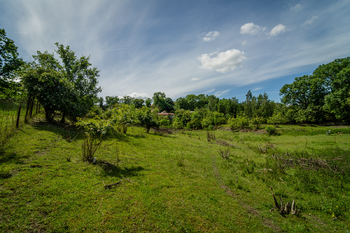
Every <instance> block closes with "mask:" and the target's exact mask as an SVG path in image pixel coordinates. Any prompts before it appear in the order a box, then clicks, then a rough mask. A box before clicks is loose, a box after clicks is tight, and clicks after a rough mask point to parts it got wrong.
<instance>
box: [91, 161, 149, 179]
mask: <svg viewBox="0 0 350 233" xmlns="http://www.w3.org/2000/svg"><path fill="white" fill-rule="evenodd" d="M97 165H98V166H99V167H101V168H102V170H103V175H106V176H113V177H119V178H122V177H130V176H138V172H140V171H143V170H145V169H144V168H143V167H141V166H137V167H136V166H133V167H130V168H127V167H124V168H122V167H119V166H116V165H114V164H111V163H109V162H106V161H103V160H99V161H98V162H97Z"/></svg>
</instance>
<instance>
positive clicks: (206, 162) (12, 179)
mask: <svg viewBox="0 0 350 233" xmlns="http://www.w3.org/2000/svg"><path fill="white" fill-rule="evenodd" d="M318 129H319V131H320V132H322V131H324V132H325V131H326V130H327V129H328V128H326V127H323V128H322V127H320V128H318ZM279 130H280V132H281V135H280V136H267V135H266V134H260V133H259V134H258V133H255V132H230V131H215V136H216V139H217V140H216V141H213V142H208V141H207V138H206V136H207V132H206V131H177V132H174V133H173V134H164V135H162V134H159V133H155V132H151V133H149V134H146V133H145V130H144V129H142V128H138V127H130V128H129V129H128V132H127V133H126V134H119V135H117V136H116V137H114V138H111V139H109V140H107V141H105V142H104V143H103V144H102V146H101V148H100V149H99V150H98V151H97V153H96V155H95V156H96V157H97V159H98V163H97V164H95V165H94V164H90V163H86V162H83V161H82V157H81V150H82V149H81V145H82V142H83V134H82V133H79V132H78V131H74V130H68V128H64V127H62V126H60V125H53V124H49V123H45V122H39V123H33V124H32V125H28V126H27V127H25V128H24V129H23V130H22V131H20V132H18V133H17V134H15V135H14V136H13V137H12V138H11V139H9V141H8V142H7V144H6V146H5V148H3V149H2V151H1V152H0V153H1V155H0V156H1V157H0V166H1V168H0V174H1V177H0V203H1V205H0V229H1V231H3V232H26V231H49V232H52V231H54V232H70V231H85V232H96V231H97V232H98V231H111V232H113V231H116V232H121V231H124V232H130V231H146V232H147V231H149V232H234V231H237V232H276V231H288V232H293V231H294V232H300V231H316V232H317V231H320V232H322V231H334V230H343V231H346V230H349V223H348V222H347V221H346V220H342V219H341V218H339V219H336V220H334V218H333V217H332V213H331V212H325V211H321V210H319V209H316V208H314V206H315V204H313V203H311V202H313V200H317V201H319V200H321V199H322V200H323V199H324V196H323V197H322V196H321V195H320V194H319V193H305V192H303V191H302V190H301V189H300V190H297V189H296V187H297V185H296V184H295V182H296V181H295V179H294V180H293V179H292V178H290V177H294V176H293V173H295V170H293V169H292V168H291V169H289V170H287V174H286V175H283V176H281V177H280V179H275V178H271V176H270V175H269V174H268V173H267V172H266V171H265V170H264V168H266V160H267V158H269V156H271V155H272V154H274V153H280V154H282V153H286V152H288V151H289V152H294V151H296V150H306V151H310V153H311V152H312V151H314V150H316V149H318V150H322V149H323V150H324V149H326V148H329V146H336V147H337V148H339V151H341V152H344V151H346V150H349V144H348V143H347V142H348V141H350V137H349V134H346V133H344V134H342V135H338V136H335V135H330V136H327V135H325V133H322V134H315V133H314V132H312V133H310V134H309V135H307V132H311V131H306V133H305V132H304V133H303V135H299V136H296V135H294V134H293V133H285V135H284V134H283V127H282V128H279ZM288 132H289V131H288ZM334 137H336V140H334ZM332 143H333V144H332ZM259 148H260V149H259ZM261 148H263V149H261ZM223 149H226V150H227V149H229V150H230V157H229V159H224V158H222V157H221V156H220V155H219V150H223ZM344 153H345V152H344ZM119 181H121V182H120V183H118V184H116V185H114V186H112V188H110V189H106V188H105V185H109V184H115V183H117V182H119ZM291 184H292V185H291ZM270 186H272V187H273V188H274V191H275V193H276V196H281V197H282V199H283V201H284V202H285V201H289V202H291V201H292V200H293V199H295V201H296V203H297V205H298V207H299V208H300V209H301V215H300V216H295V215H288V216H285V217H283V216H281V215H280V214H279V213H278V212H277V211H272V212H270V209H271V208H273V206H274V205H273V199H272V195H271V191H270ZM348 191H349V189H348V187H344V190H340V192H341V193H344V194H345V193H346V192H348ZM326 198H331V197H326ZM344 200H347V199H346V198H345V199H344ZM325 203H326V202H325ZM330 208H335V206H334V207H333V206H331V207H330ZM347 216H349V214H348V212H347V210H345V211H344V213H343V214H342V217H343V218H346V217H347ZM332 220H333V221H332Z"/></svg>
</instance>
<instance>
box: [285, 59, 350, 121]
mask: <svg viewBox="0 0 350 233" xmlns="http://www.w3.org/2000/svg"><path fill="white" fill-rule="evenodd" d="M349 80H350V57H347V58H342V59H336V60H334V61H333V62H330V63H328V64H325V65H320V66H319V67H318V68H317V69H316V70H315V71H314V72H313V74H312V75H304V76H302V77H297V78H295V81H294V82H293V83H292V84H286V85H284V86H283V87H282V89H281V90H280V95H281V96H282V103H284V104H285V105H288V106H293V107H294V108H296V112H298V113H297V114H296V115H295V118H293V120H295V121H296V122H299V123H302V122H323V121H326V120H327V121H329V120H338V121H347V119H349V117H350V115H349V114H350V113H349V112H350V107H349V105H348V104H347V98H349V91H348V90H349V88H350V81H349ZM325 111H327V112H328V113H330V115H327V113H326V112H325Z"/></svg>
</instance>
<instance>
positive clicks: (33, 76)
mask: <svg viewBox="0 0 350 233" xmlns="http://www.w3.org/2000/svg"><path fill="white" fill-rule="evenodd" d="M56 46H57V50H56V53H57V54H58V55H59V57H60V61H59V60H58V59H56V58H55V56H54V54H53V53H52V54H50V53H48V52H47V51H45V52H44V53H41V52H40V51H38V52H37V55H35V56H33V58H34V62H32V63H31V64H30V66H29V67H27V69H25V70H24V71H23V73H22V74H23V76H22V80H23V84H24V86H25V88H26V89H27V91H28V94H29V95H30V96H34V97H36V98H37V99H38V100H39V102H40V103H41V104H42V105H43V106H44V109H45V113H46V118H47V120H52V119H53V116H54V115H55V112H56V111H59V112H61V114H62V119H61V121H62V122H64V120H65V116H68V117H70V118H71V119H72V120H73V121H75V120H76V118H77V117H82V116H84V115H86V114H87V113H88V111H89V110H90V108H91V107H93V106H94V102H96V100H97V93H98V92H101V88H100V87H97V84H98V81H97V77H98V76H99V71H98V70H97V68H96V67H91V63H90V62H89V59H90V57H85V56H82V57H80V58H77V57H76V56H75V52H73V51H72V50H71V49H70V47H69V46H66V47H64V46H63V45H61V44H58V43H56ZM50 80H51V81H50ZM45 106H46V107H45Z"/></svg>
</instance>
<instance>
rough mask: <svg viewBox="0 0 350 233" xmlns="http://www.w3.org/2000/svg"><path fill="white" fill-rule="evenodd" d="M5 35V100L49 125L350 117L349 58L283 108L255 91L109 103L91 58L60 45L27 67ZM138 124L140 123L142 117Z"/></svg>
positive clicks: (322, 72) (203, 124) (287, 97)
mask: <svg viewBox="0 0 350 233" xmlns="http://www.w3.org/2000/svg"><path fill="white" fill-rule="evenodd" d="M0 35H1V37H0V38H1V41H0V42H1V43H0V46H1V52H0V59H1V60H0V82H1V89H0V92H1V98H2V99H10V98H12V99H15V97H16V96H23V95H24V96H27V98H28V100H29V99H31V100H34V99H36V100H37V101H38V102H39V103H40V104H41V106H42V107H43V108H44V110H45V116H46V119H47V120H53V119H54V117H55V116H57V115H60V117H61V121H62V122H64V121H65V117H68V118H70V119H71V120H73V121H76V119H77V117H83V116H85V115H86V114H88V112H89V111H90V110H91V109H92V113H91V112H90V114H89V115H95V116H96V113H97V112H100V113H101V114H102V115H103V116H107V115H110V114H111V113H109V112H110V111H112V109H116V111H117V112H118V113H119V114H122V115H123V116H126V115H127V113H128V112H129V113H130V112H132V111H138V112H144V113H145V114H146V113H147V114H150V112H157V111H160V112H162V111H166V112H169V113H175V117H173V118H169V119H167V120H164V119H163V118H159V117H158V118H157V119H154V120H153V123H152V124H153V125H155V126H159V125H162V124H163V125H167V126H169V127H175V128H192V129H199V128H208V127H209V128H210V127H213V126H215V125H219V124H225V123H229V124H230V125H231V126H232V127H235V126H237V125H240V126H241V127H242V126H243V127H244V126H245V125H247V124H248V123H247V122H251V123H253V124H255V125H257V126H258V125H259V124H261V123H273V124H281V123H322V122H327V121H343V122H344V121H347V120H348V119H349V116H350V57H347V58H343V59H336V60H335V61H333V62H330V63H328V64H325V65H320V66H319V67H318V68H317V69H316V70H315V71H314V72H313V74H312V75H304V76H302V77H297V78H295V81H294V82H293V83H292V84H286V85H284V86H283V87H282V88H281V90H280V95H281V103H276V102H274V101H271V100H270V99H269V98H268V95H267V94H266V93H264V94H260V95H259V96H257V97H256V96H253V95H252V93H251V91H248V93H247V95H246V99H245V100H244V101H242V102H239V100H238V99H236V98H235V97H233V98H230V99H219V98H218V97H216V96H214V95H204V94H199V95H194V94H190V95H187V96H185V97H180V98H178V99H176V101H173V100H172V99H171V98H169V97H166V95H165V93H162V92H156V93H154V95H153V98H152V99H151V98H148V99H140V98H132V97H130V96H124V97H116V96H107V97H106V98H105V100H104V99H103V98H101V97H100V98H98V97H97V94H98V93H99V92H101V88H100V87H98V86H97V84H98V81H97V78H98V77H99V71H98V70H97V68H96V67H92V65H91V63H90V62H89V57H86V56H82V57H80V58H78V57H77V56H76V55H75V52H74V51H72V50H71V49H70V47H69V46H66V47H65V46H64V45H62V44H59V43H56V44H55V45H56V50H55V53H56V55H57V56H55V54H54V53H49V52H47V51H45V52H40V51H38V52H37V54H36V55H34V56H33V61H30V62H24V61H23V60H22V59H21V58H19V56H18V52H17V47H16V46H15V45H14V42H13V41H12V40H10V39H9V38H7V37H6V33H5V30H4V29H1V31H0ZM56 57H58V58H59V59H58V58H56ZM16 77H20V81H19V82H18V81H15V78H16ZM98 103H100V104H99V105H100V109H99V110H98V109H97V108H99V107H98ZM104 103H105V104H104ZM96 104H97V105H96ZM125 105H126V107H125ZM127 106H132V108H130V107H127ZM141 109H143V110H142V111H141ZM124 110H125V111H124ZM131 110H132V111H131ZM103 111H105V113H104V112H103ZM123 111H124V112H123ZM101 114H98V115H101ZM137 114H140V113H137ZM137 114H136V115H137ZM131 115H132V114H131ZM134 115H135V114H134ZM124 118H125V117H124ZM124 118H123V119H124ZM129 118H130V120H129V121H130V122H129V123H132V122H136V120H135V119H136V118H133V119H131V117H129ZM145 118H147V119H151V118H150V117H149V116H148V117H146V116H145ZM125 119H127V117H126V118H125ZM137 119H139V120H138V122H140V117H138V118H137ZM126 121H128V120H126ZM161 122H162V123H161ZM129 123H128V124H129Z"/></svg>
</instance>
